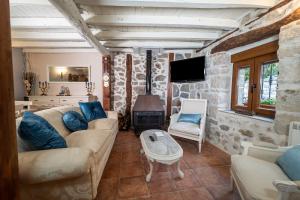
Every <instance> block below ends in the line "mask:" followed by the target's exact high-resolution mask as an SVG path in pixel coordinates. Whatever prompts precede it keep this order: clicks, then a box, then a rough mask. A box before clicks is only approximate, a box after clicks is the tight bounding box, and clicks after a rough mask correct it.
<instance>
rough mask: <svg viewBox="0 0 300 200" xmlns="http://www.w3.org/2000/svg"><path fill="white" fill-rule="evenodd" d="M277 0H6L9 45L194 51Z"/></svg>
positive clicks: (43, 47) (39, 47)
mask: <svg viewBox="0 0 300 200" xmlns="http://www.w3.org/2000/svg"><path fill="white" fill-rule="evenodd" d="M277 2H278V0H161V1H158V0H74V1H73V0H69V1H66V0H50V1H47V0H11V1H10V9H11V28H12V45H13V47H20V48H25V49H27V50H28V49H33V50H35V51H38V50H37V49H41V50H42V49H53V48H60V49H70V48H71V49H75V50H76V49H85V50H90V51H96V50H95V49H97V50H99V51H101V52H103V53H107V50H110V49H114V48H140V47H141V48H164V49H197V48H200V47H202V46H203V45H204V44H205V43H208V42H210V41H212V40H215V39H217V38H219V37H220V36H221V35H223V34H224V33H226V32H228V31H230V30H233V29H235V28H237V27H239V26H240V22H241V18H243V17H244V16H245V15H246V14H248V13H250V12H253V11H256V10H257V9H268V8H270V7H272V6H274V5H275V4H276V3H277Z"/></svg>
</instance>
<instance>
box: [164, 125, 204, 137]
mask: <svg viewBox="0 0 300 200" xmlns="http://www.w3.org/2000/svg"><path fill="white" fill-rule="evenodd" d="M170 130H174V131H179V132H183V133H187V134H191V135H199V134H200V126H199V124H193V123H188V122H176V123H173V124H171V125H170Z"/></svg>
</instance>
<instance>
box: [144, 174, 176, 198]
mask: <svg viewBox="0 0 300 200" xmlns="http://www.w3.org/2000/svg"><path fill="white" fill-rule="evenodd" d="M148 188H149V190H150V193H151V194H155V193H164V192H171V191H175V190H176V187H175V184H174V182H173V181H172V180H171V179H170V178H169V177H168V178H164V179H163V178H159V179H154V180H153V179H152V180H151V181H150V182H149V183H148Z"/></svg>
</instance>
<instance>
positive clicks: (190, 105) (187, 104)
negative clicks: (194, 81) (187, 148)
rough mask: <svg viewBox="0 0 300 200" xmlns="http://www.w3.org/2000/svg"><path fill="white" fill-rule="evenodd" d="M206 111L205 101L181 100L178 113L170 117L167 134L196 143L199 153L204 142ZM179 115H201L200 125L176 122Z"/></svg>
mask: <svg viewBox="0 0 300 200" xmlns="http://www.w3.org/2000/svg"><path fill="white" fill-rule="evenodd" d="M206 110H207V100H206V99H182V100H181V109H180V112H179V113H178V114H173V115H172V116H171V121H170V126H169V128H168V132H169V134H171V135H175V136H178V137H182V138H186V139H190V140H194V141H197V142H198V144H199V152H201V144H202V142H204V140H205V122H206ZM181 113H183V114H201V121H200V124H199V125H197V124H193V123H187V122H177V120H178V117H179V115H180V114H181Z"/></svg>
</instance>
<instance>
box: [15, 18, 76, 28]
mask: <svg viewBox="0 0 300 200" xmlns="http://www.w3.org/2000/svg"><path fill="white" fill-rule="evenodd" d="M10 24H11V27H12V28H71V27H72V26H71V24H70V23H69V22H68V20H66V19H65V18H62V17H51V18H50V17H49V18H46V17H28V18H25V17H20V18H16V17H14V18H11V19H10Z"/></svg>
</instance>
